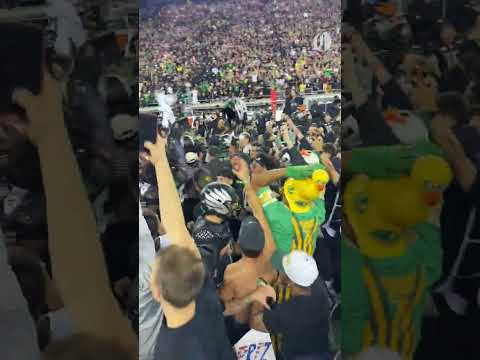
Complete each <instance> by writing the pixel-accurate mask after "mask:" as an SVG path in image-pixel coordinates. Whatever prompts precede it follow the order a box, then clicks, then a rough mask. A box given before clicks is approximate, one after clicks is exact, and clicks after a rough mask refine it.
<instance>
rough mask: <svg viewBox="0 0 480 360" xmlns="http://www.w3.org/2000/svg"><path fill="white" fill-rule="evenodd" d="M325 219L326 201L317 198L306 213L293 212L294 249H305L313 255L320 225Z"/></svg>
mask: <svg viewBox="0 0 480 360" xmlns="http://www.w3.org/2000/svg"><path fill="white" fill-rule="evenodd" d="M324 221H325V201H324V200H320V199H319V200H316V201H314V202H313V206H312V208H311V209H310V210H309V211H307V212H305V213H292V224H293V228H294V230H295V241H294V242H293V244H292V250H301V251H305V252H306V253H308V254H309V255H313V253H314V252H315V248H316V246H317V238H318V235H319V233H320V227H321V226H322V224H323V222H324Z"/></svg>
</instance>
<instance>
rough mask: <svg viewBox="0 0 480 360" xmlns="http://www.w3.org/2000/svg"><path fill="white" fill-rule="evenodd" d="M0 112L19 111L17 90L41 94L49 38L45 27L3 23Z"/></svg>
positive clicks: (0, 60)
mask: <svg viewBox="0 0 480 360" xmlns="http://www.w3.org/2000/svg"><path fill="white" fill-rule="evenodd" d="M0 34H2V40H1V41H0V78H1V79H2V86H0V112H3V113H5V112H10V111H15V110H18V107H17V106H16V105H15V104H13V102H12V94H13V91H14V90H15V89H16V88H24V89H27V90H29V91H31V92H32V93H33V94H35V95H38V94H39V93H40V91H41V89H42V82H43V69H44V65H45V55H46V51H45V50H46V39H45V33H44V31H43V29H42V28H40V27H38V26H35V25H29V24H23V23H15V22H4V23H0Z"/></svg>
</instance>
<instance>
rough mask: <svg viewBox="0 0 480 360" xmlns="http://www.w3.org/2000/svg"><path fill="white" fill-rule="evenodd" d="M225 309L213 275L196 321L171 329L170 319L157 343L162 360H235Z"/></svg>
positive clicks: (199, 302)
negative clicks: (225, 319)
mask: <svg viewBox="0 0 480 360" xmlns="http://www.w3.org/2000/svg"><path fill="white" fill-rule="evenodd" d="M222 312H223V311H222V306H221V304H220V299H219V298H218V295H217V292H216V290H215V287H214V286H213V283H212V280H211V279H210V277H209V276H207V277H206V279H205V284H204V286H203V288H202V291H201V292H200V294H199V295H198V297H197V300H196V312H195V316H194V318H193V319H192V320H191V321H190V322H189V323H187V324H186V325H184V326H182V327H180V328H176V329H170V328H168V327H167V325H166V320H164V324H163V325H162V330H161V331H160V335H159V337H158V341H157V349H156V356H155V358H156V359H158V360H192V359H195V360H235V359H236V356H235V353H234V352H233V348H232V347H231V345H230V341H229V340H228V336H227V331H226V329H225V323H224V319H223V313H222Z"/></svg>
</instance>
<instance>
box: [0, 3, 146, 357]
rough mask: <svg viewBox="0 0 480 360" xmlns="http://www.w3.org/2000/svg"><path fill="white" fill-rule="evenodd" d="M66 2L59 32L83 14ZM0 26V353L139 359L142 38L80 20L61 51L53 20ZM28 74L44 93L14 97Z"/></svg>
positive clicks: (19, 93)
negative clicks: (70, 43) (123, 40)
mask: <svg viewBox="0 0 480 360" xmlns="http://www.w3.org/2000/svg"><path fill="white" fill-rule="evenodd" d="M57 3H59V2H57ZM60 3H61V2H60ZM62 5H63V6H64V7H66V8H67V9H68V10H69V11H70V12H71V14H73V15H71V16H73V18H70V22H69V23H68V24H67V28H65V25H66V24H65V22H64V23H62V24H63V25H59V27H58V29H57V30H58V33H57V34H56V35H57V36H58V37H59V38H60V37H63V38H65V33H66V32H67V33H69V34H72V33H71V32H69V31H70V30H71V28H69V27H68V26H72V24H74V23H75V24H76V25H78V24H81V22H80V19H79V18H78V16H76V15H75V9H74V8H73V7H72V6H71V5H69V3H63V4H62ZM12 11H14V10H12ZM72 19H73V20H72ZM74 20H75V21H74ZM0 27H1V28H2V33H3V34H4V35H5V38H4V39H2V49H4V48H5V47H4V44H5V42H6V41H12V43H11V44H10V46H11V47H10V49H12V50H11V51H9V50H7V51H6V52H2V59H1V60H0V69H1V73H2V77H3V79H4V85H5V86H3V87H2V91H1V105H0V107H1V110H0V111H1V114H0V121H1V124H2V125H1V127H2V130H1V150H2V165H1V175H2V176H1V188H2V196H1V201H2V202H1V203H2V208H1V210H2V211H1V230H2V231H0V234H1V236H0V267H1V270H0V278H1V281H0V284H1V290H0V318H1V321H0V327H1V329H0V333H1V334H2V336H1V338H2V339H1V344H0V357H1V358H2V359H5V360H9V359H16V360H18V359H32V360H33V359H48V360H54V359H79V358H81V359H98V358H102V359H134V358H137V357H138V349H137V347H138V343H137V342H138V341H137V339H136V336H135V330H136V327H137V326H138V320H137V317H136V314H137V313H138V311H137V309H138V308H137V302H136V301H135V300H136V297H137V294H138V286H137V285H136V282H135V279H136V278H137V276H138V265H137V264H138V241H137V239H138V218H137V212H136V207H137V198H138V194H137V192H138V191H137V190H138V187H137V173H138V162H137V157H138V156H137V154H138V146H137V141H138V137H137V128H138V115H137V114H138V100H137V94H138V91H137V67H138V64H137V56H136V54H137V53H138V52H137V45H138V42H137V43H135V41H134V39H135V36H133V37H132V39H133V41H132V42H131V43H130V46H129V48H128V49H124V48H120V47H119V46H118V42H117V39H116V38H115V35H114V34H104V35H101V36H93V35H90V34H88V33H86V32H85V31H82V30H83V29H82V27H81V26H80V28H76V29H74V30H75V31H77V32H76V35H77V36H75V37H74V38H73V40H74V41H75V47H76V50H77V51H76V52H75V53H72V52H60V51H59V50H58V48H57V47H56V41H55V40H54V41H53V43H48V44H47V43H41V42H39V41H36V39H41V38H42V37H43V32H42V31H43V29H38V28H32V27H30V25H28V23H23V24H20V23H1V24H0ZM8 34H15V36H13V35H12V36H11V37H10V36H9V35H8ZM80 35H81V36H80ZM17 36H19V38H20V39H22V41H20V40H18V38H17ZM137 38H138V37H137ZM54 39H55V37H54ZM52 45H55V46H52ZM35 50H38V52H36V51H35ZM2 51H3V50H2ZM43 55H46V56H43ZM35 59H38V61H39V62H38V63H37V64H31V63H30V60H31V62H33V60H35ZM11 64H16V66H15V69H16V70H15V71H12V68H11ZM27 66H30V67H27ZM35 69H38V71H39V73H34V72H33V71H34V70H35ZM24 72H25V73H28V74H29V75H30V76H31V77H33V78H39V79H41V80H40V83H39V85H40V88H39V89H38V90H39V92H38V94H37V95H34V94H33V93H32V92H31V91H33V88H31V87H27V89H23V90H22V89H16V90H15V91H14V92H13V95H12V90H13V89H14V88H17V87H21V86H27V85H29V84H31V83H30V82H29V81H33V80H32V78H26V76H25V75H24ZM12 99H13V102H12Z"/></svg>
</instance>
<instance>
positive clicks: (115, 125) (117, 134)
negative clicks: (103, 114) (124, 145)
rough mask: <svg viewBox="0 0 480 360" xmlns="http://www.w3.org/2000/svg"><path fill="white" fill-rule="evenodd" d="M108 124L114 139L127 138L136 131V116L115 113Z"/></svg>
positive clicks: (132, 135)
mask: <svg viewBox="0 0 480 360" xmlns="http://www.w3.org/2000/svg"><path fill="white" fill-rule="evenodd" d="M110 126H111V128H112V131H113V138H114V139H115V140H120V141H121V140H127V139H130V138H132V137H134V136H135V135H136V134H137V133H138V118H137V117H135V116H130V115H127V114H118V115H115V116H114V117H113V118H112V120H111V122H110Z"/></svg>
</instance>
